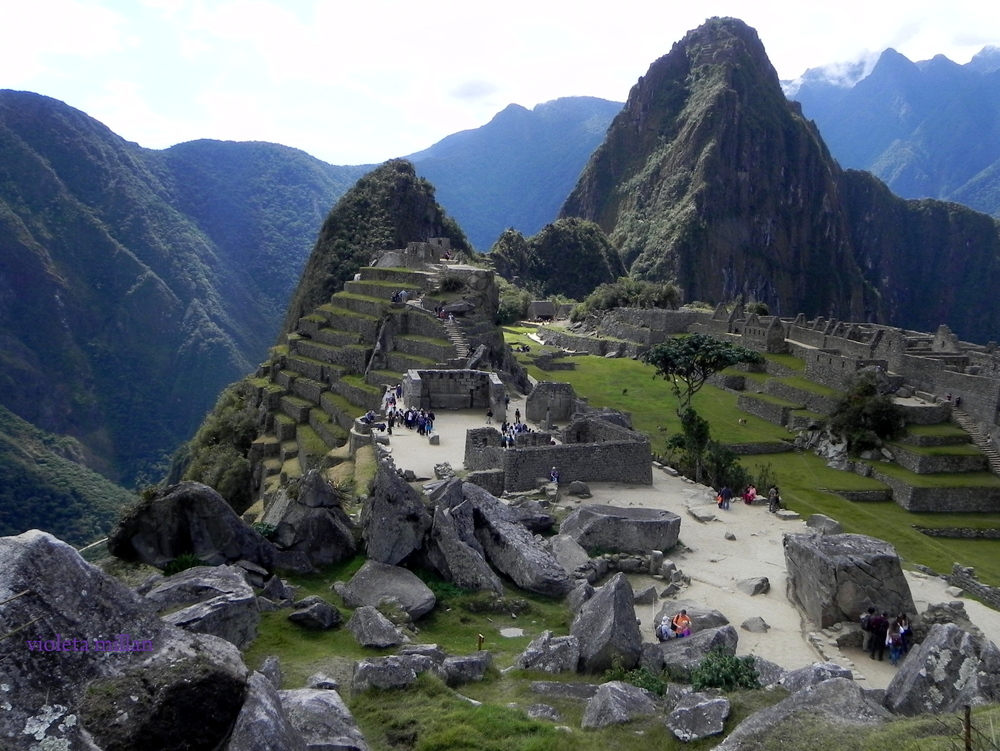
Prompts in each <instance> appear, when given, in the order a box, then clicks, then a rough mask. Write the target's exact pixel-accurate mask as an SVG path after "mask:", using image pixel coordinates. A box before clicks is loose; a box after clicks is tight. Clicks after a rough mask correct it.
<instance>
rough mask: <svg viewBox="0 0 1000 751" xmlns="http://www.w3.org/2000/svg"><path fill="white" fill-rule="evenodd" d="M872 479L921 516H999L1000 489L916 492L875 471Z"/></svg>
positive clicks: (953, 489)
mask: <svg viewBox="0 0 1000 751" xmlns="http://www.w3.org/2000/svg"><path fill="white" fill-rule="evenodd" d="M872 477H874V478H875V479H876V480H878V481H879V482H884V483H885V484H886V485H888V486H889V487H890V488H892V499H893V500H894V501H895V502H896V503H897V504H899V505H900V506H902V507H903V508H905V509H906V510H907V511H916V512H921V513H924V512H926V513H934V514H936V513H942V514H951V513H967V512H978V513H983V514H996V513H1000V488H982V487H980V488H914V487H911V486H910V485H907V484H906V483H905V482H903V481H902V480H897V479H896V478H895V477H890V476H889V475H886V474H883V473H881V472H879V471H878V469H877V468H873V470H872Z"/></svg>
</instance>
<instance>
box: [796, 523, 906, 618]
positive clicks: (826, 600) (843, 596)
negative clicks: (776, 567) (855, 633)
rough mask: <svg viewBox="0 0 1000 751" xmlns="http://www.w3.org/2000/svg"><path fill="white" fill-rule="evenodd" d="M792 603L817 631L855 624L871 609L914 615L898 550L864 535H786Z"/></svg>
mask: <svg viewBox="0 0 1000 751" xmlns="http://www.w3.org/2000/svg"><path fill="white" fill-rule="evenodd" d="M784 545H785V567H786V569H787V570H788V590H789V596H790V599H792V600H793V601H797V602H798V603H799V605H801V607H802V609H803V610H804V611H805V613H806V615H807V616H808V617H809V619H810V620H812V621H813V622H814V623H815V624H816V625H817V626H819V627H820V628H827V627H829V626H832V625H833V624H834V623H839V622H840V621H850V622H852V623H853V622H855V621H857V620H858V618H859V616H860V615H861V613H863V612H865V611H866V610H867V609H868V608H869V607H875V608H877V609H879V610H887V611H888V612H890V613H914V612H916V607H915V606H914V604H913V597H912V596H911V594H910V586H909V584H907V583H906V578H905V577H904V576H903V569H902V566H901V565H900V562H899V555H897V553H896V549H895V548H894V547H893V546H892V545H890V544H889V543H887V542H885V541H883V540H877V539H875V538H874V537H867V536H865V535H849V534H843V535H829V534H827V535H815V534H786V535H785V537H784Z"/></svg>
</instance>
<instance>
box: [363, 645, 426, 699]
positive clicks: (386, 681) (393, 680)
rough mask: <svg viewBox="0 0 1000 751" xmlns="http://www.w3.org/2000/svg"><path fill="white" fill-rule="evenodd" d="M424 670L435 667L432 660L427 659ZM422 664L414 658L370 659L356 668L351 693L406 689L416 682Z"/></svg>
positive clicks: (390, 657)
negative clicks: (372, 689)
mask: <svg viewBox="0 0 1000 751" xmlns="http://www.w3.org/2000/svg"><path fill="white" fill-rule="evenodd" d="M425 660H426V665H424V666H423V670H429V669H431V667H433V663H432V662H431V660H429V659H427V658H425ZM417 667H421V665H420V663H418V662H415V661H414V659H413V658H412V657H398V656H394V655H393V656H389V657H369V658H366V659H364V660H361V661H360V662H358V663H357V664H356V665H355V666H354V677H353V678H352V679H351V691H353V692H354V693H356V694H358V693H362V692H364V691H367V690H368V689H370V688H377V689H390V688H406V687H407V686H409V685H410V684H411V683H413V682H414V681H415V680H417V673H418V672H423V670H417V669H416V668H417Z"/></svg>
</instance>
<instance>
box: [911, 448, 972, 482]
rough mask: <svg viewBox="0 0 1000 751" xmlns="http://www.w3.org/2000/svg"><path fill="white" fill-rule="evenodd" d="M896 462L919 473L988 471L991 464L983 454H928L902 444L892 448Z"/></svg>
mask: <svg viewBox="0 0 1000 751" xmlns="http://www.w3.org/2000/svg"><path fill="white" fill-rule="evenodd" d="M892 452H893V454H894V455H895V457H896V463H897V464H899V466H901V467H903V468H904V469H908V470H909V471H910V472H915V473H916V474H918V475H929V474H936V473H938V472H986V471H988V470H989V465H988V463H987V461H986V456H985V455H983V454H939V455H936V456H928V455H927V454H918V453H916V452H913V451H907V450H906V449H905V448H903V447H901V446H894V447H893V449H892Z"/></svg>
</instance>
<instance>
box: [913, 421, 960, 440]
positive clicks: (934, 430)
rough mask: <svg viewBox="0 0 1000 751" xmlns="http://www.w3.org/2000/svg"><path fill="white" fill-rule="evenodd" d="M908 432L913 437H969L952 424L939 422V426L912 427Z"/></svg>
mask: <svg viewBox="0 0 1000 751" xmlns="http://www.w3.org/2000/svg"><path fill="white" fill-rule="evenodd" d="M906 431H907V432H908V433H911V434H912V435H926V436H935V437H939V436H954V437H956V438H968V437H969V434H968V433H966V432H965V431H964V430H962V428H960V427H959V426H958V425H955V423H952V422H939V423H938V424H937V425H910V426H908V427H907V429H906Z"/></svg>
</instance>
